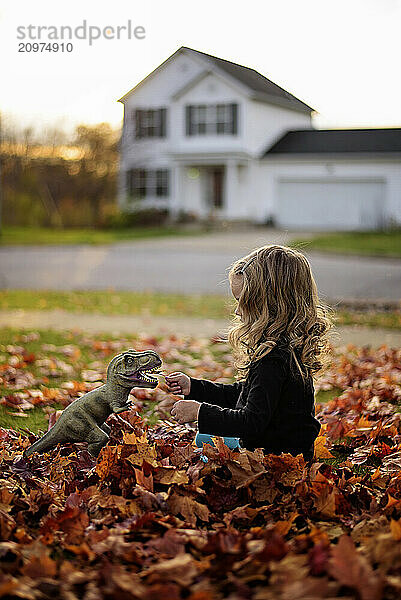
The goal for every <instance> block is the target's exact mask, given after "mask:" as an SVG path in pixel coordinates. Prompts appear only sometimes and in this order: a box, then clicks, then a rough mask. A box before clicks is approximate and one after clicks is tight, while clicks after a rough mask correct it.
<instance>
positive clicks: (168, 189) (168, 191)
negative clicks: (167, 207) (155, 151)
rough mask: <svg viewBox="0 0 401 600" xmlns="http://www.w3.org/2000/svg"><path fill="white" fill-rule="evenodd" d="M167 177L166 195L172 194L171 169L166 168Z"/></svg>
mask: <svg viewBox="0 0 401 600" xmlns="http://www.w3.org/2000/svg"><path fill="white" fill-rule="evenodd" d="M165 177H166V193H165V195H166V196H170V169H166V171H165Z"/></svg>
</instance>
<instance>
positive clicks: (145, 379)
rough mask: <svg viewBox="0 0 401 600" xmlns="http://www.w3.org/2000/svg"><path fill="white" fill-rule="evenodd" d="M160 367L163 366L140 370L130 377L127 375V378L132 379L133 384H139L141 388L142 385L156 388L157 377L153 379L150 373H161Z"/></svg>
mask: <svg viewBox="0 0 401 600" xmlns="http://www.w3.org/2000/svg"><path fill="white" fill-rule="evenodd" d="M160 367H161V364H160V365H157V366H156V367H152V368H150V369H138V370H137V371H133V372H132V373H130V374H129V375H126V377H128V379H130V380H131V381H132V382H133V383H138V387H141V384H149V385H150V386H152V387H156V386H157V383H158V381H157V379H156V378H155V377H152V376H151V375H150V373H158V372H159V371H160ZM146 387H147V386H146Z"/></svg>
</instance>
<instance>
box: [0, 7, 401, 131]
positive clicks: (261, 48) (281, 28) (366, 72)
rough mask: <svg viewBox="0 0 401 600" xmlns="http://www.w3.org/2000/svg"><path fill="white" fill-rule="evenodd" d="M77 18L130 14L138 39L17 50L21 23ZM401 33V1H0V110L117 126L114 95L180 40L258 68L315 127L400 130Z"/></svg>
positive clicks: (23, 119)
mask: <svg viewBox="0 0 401 600" xmlns="http://www.w3.org/2000/svg"><path fill="white" fill-rule="evenodd" d="M84 19H86V21H87V26H89V25H93V26H95V25H96V26H99V27H101V28H103V27H106V26H111V27H114V28H116V27H117V26H118V25H121V26H123V25H127V21H128V19H130V20H131V22H132V27H136V26H143V27H144V28H145V39H142V40H134V39H131V40H128V39H125V38H124V39H120V40H117V39H109V40H106V39H99V40H97V41H94V42H93V44H92V46H89V44H88V43H87V42H86V41H83V40H72V42H73V45H74V49H73V51H72V52H71V53H60V52H59V53H54V52H52V53H49V52H43V53H33V52H32V53H19V52H18V43H19V42H20V41H21V40H18V39H17V27H19V26H24V27H27V26H28V25H30V24H31V25H35V26H37V25H42V26H51V25H55V26H61V25H65V26H70V27H72V28H75V27H77V26H79V25H82V23H83V21H84ZM400 31H401V0H247V2H241V3H239V2H238V3H237V2H235V1H234V0H199V1H198V2H196V1H194V0H192V1H188V0H168V1H166V0H146V1H142V2H133V1H132V0H113V1H110V0H107V1H106V0H66V1H64V2H60V1H57V2H56V1H54V0H35V1H34V2H33V1H32V0H0V50H1V54H0V56H1V57H2V59H1V80H0V111H1V112H2V114H3V115H4V116H6V117H7V116H8V115H9V116H11V117H12V118H13V119H14V120H16V121H17V122H18V123H20V124H24V125H25V124H26V125H34V126H35V124H38V125H39V126H40V125H48V126H53V125H59V126H61V127H63V128H64V129H69V128H70V127H72V126H74V125H76V124H77V123H81V122H85V123H99V122H102V121H108V122H109V123H111V124H112V125H116V126H118V125H120V123H121V119H122V114H123V107H122V105H121V103H118V102H117V100H118V98H120V97H121V96H122V95H123V94H124V93H126V92H127V91H128V90H129V89H131V88H132V87H133V86H134V85H136V84H137V83H138V82H139V81H140V80H141V79H143V78H144V77H145V76H146V75H148V74H149V73H150V72H151V71H152V70H153V69H154V68H156V67H157V66H158V65H159V64H160V63H161V62H162V61H164V60H165V59H166V58H167V57H168V56H170V55H171V54H172V53H173V52H175V50H177V48H179V47H180V46H183V45H184V46H189V47H191V48H194V49H196V50H201V51H203V52H207V53H209V54H213V55H215V56H218V57H220V58H225V59H227V60H231V61H234V62H238V63H239V64H243V65H245V66H248V67H252V68H254V69H256V70H257V71H259V72H260V73H262V74H263V75H265V76H266V77H268V78H269V79H271V80H272V81H274V82H275V83H277V84H278V85H280V86H282V87H283V88H284V89H286V90H287V91H289V92H291V93H292V94H294V95H295V96H296V97H298V98H299V99H300V100H303V101H304V102H306V103H307V104H309V105H310V106H312V107H313V108H315V109H316V110H317V111H319V113H320V114H319V115H318V116H317V117H316V118H315V120H314V125H315V127H318V128H332V127H335V128H341V127H344V128H345V127H401V75H400V72H401V69H400V62H401V60H400V59H401V35H400ZM121 35H124V34H123V33H122V34H121ZM25 41H29V40H25ZM32 41H34V40H32ZM53 41H54V40H53Z"/></svg>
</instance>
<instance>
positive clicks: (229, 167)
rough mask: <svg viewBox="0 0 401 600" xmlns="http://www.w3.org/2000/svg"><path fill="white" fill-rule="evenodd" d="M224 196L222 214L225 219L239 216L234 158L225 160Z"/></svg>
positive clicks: (236, 169)
mask: <svg viewBox="0 0 401 600" xmlns="http://www.w3.org/2000/svg"><path fill="white" fill-rule="evenodd" d="M225 188H226V189H225V196H224V216H225V217H226V218H227V219H235V218H238V217H240V216H241V208H242V207H240V206H239V202H240V194H239V178H238V164H237V162H236V161H235V160H228V161H227V162H226V186H225Z"/></svg>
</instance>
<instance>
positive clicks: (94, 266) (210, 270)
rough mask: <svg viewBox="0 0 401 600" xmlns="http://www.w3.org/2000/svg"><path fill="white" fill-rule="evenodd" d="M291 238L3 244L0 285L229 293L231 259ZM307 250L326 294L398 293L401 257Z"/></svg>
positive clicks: (384, 296) (265, 234) (241, 234)
mask: <svg viewBox="0 0 401 600" xmlns="http://www.w3.org/2000/svg"><path fill="white" fill-rule="evenodd" d="M302 235H303V237H304V236H305V234H302ZM294 237H299V234H298V233H297V234H295V233H288V232H277V231H275V230H268V229H259V228H256V229H253V228H252V229H249V230H243V231H232V232H221V233H220V232H219V233H216V232H214V233H209V234H205V235H202V236H193V237H175V238H174V237H169V238H158V239H157V238H155V239H146V240H137V241H133V242H124V243H118V244H114V245H110V246H84V245H77V246H29V247H28V246H18V247H15V246H9V247H3V248H0V288H3V289H4V288H9V289H12V288H19V289H54V290H69V289H106V288H115V289H119V290H132V291H155V292H175V293H186V294H194V293H195V294H201V293H211V294H228V293H229V286H228V280H227V273H228V269H229V267H230V264H231V263H232V261H233V260H235V259H237V258H240V257H241V256H243V255H244V254H246V253H248V252H249V251H250V250H252V249H254V248H257V247H258V246H261V245H264V244H270V243H279V244H284V245H285V244H288V243H289V241H290V240H291V239H293V238H294ZM302 251H303V252H305V254H306V255H307V256H308V258H309V260H310V262H311V265H312V270H313V273H314V275H315V279H316V282H317V285H318V288H319V292H320V294H321V295H322V297H323V298H324V299H327V300H333V299H335V300H336V299H338V300H349V299H370V300H372V299H375V300H387V301H388V300H391V301H399V299H400V298H401V260H398V259H386V258H369V257H359V256H354V257H352V256H344V255H329V254H322V253H316V252H310V253H309V252H308V251H307V249H306V248H304V249H302Z"/></svg>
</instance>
